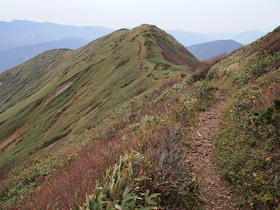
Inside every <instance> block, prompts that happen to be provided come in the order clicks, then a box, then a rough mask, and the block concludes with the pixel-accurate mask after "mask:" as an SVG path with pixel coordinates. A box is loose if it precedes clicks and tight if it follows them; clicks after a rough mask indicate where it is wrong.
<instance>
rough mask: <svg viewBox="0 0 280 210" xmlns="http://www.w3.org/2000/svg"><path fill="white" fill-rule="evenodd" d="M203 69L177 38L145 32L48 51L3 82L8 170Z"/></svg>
mask: <svg viewBox="0 0 280 210" xmlns="http://www.w3.org/2000/svg"><path fill="white" fill-rule="evenodd" d="M56 53H57V54H56ZM50 63H52V64H51V65H49V64H50ZM195 63H197V60H196V59H195V58H194V57H193V56H192V54H190V53H189V52H188V51H187V50H186V49H185V48H184V47H183V46H182V45H180V44H179V43H177V42H176V40H174V39H173V38H172V37H170V36H168V35H167V34H166V33H165V32H163V31H162V30H160V29H158V28H156V27H155V26H149V25H142V26H140V27H138V28H135V29H133V30H131V31H129V30H119V31H116V32H114V33H112V34H110V35H107V36H105V37H102V38H100V39H98V40H95V41H94V42H92V43H90V44H88V45H86V46H85V47H82V48H80V49H78V50H75V51H67V50H55V51H48V52H46V53H43V54H41V55H39V56H37V57H35V58H34V59H32V60H30V61H28V62H27V63H25V64H23V65H21V66H19V67H17V68H15V69H11V70H10V71H8V72H6V73H4V74H1V77H0V81H1V83H2V84H1V86H0V87H1V89H2V90H3V92H2V91H1V98H5V100H4V101H1V103H2V104H3V108H2V107H1V111H2V113H1V114H0V119H1V120H0V133H1V135H0V136H1V137H0V142H1V156H0V165H1V167H2V168H3V167H4V165H9V164H10V162H11V161H17V160H19V159H21V160H23V159H25V158H27V157H28V156H30V155H32V154H33V153H36V152H38V151H39V150H41V149H43V148H45V147H47V146H49V145H51V144H53V143H54V142H57V141H59V140H61V139H65V138H66V137H68V136H69V135H70V134H73V133H75V132H79V130H80V129H84V126H89V127H90V126H92V124H93V122H94V121H95V120H96V119H97V118H102V117H104V116H105V114H106V113H107V112H109V111H110V110H112V108H115V107H117V106H120V105H121V104H122V103H123V102H125V101H126V100H128V99H129V98H132V97H134V96H137V95H139V94H141V93H143V92H145V91H148V90H152V89H153V88H155V87H157V86H159V85H160V84H163V83H164V82H165V81H166V80H167V79H169V78H170V77H172V76H174V75H177V74H179V73H180V72H182V70H186V69H188V68H189V66H191V65H193V64H195Z"/></svg>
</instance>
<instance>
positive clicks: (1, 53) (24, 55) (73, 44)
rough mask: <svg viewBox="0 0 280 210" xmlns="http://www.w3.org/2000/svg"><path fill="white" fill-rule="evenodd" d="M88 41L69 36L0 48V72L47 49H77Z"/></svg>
mask: <svg viewBox="0 0 280 210" xmlns="http://www.w3.org/2000/svg"><path fill="white" fill-rule="evenodd" d="M87 43H89V41H87V40H85V39H81V38H70V37H67V38H62V39H59V40H56V41H50V42H42V43H38V44H34V45H26V46H22V47H16V48H13V49H11V50H0V73H1V72H4V71H6V70H7V69H10V68H13V67H16V66H18V65H20V64H22V63H24V62H26V61H27V60H29V59H31V58H33V57H34V56H36V55H39V54H40V53H43V52H45V51H47V50H52V49H61V48H65V49H66V48H67V49H77V48H80V47H82V46H84V45H86V44H87Z"/></svg>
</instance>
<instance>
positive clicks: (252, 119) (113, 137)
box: [0, 25, 280, 209]
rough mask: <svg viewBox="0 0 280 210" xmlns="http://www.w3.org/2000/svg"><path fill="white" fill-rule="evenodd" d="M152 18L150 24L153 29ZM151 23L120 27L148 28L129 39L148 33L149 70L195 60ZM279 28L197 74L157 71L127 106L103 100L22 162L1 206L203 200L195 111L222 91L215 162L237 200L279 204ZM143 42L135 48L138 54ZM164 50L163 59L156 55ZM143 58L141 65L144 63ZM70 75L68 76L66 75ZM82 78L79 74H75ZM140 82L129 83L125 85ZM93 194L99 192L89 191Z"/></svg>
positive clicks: (168, 204) (193, 203)
mask: <svg viewBox="0 0 280 210" xmlns="http://www.w3.org/2000/svg"><path fill="white" fill-rule="evenodd" d="M147 27H148V29H149V30H148V31H145V30H147ZM143 28H144V31H143V30H142V29H143ZM153 30H157V29H155V28H154V27H150V26H146V25H144V26H141V27H139V28H136V29H134V30H132V31H118V32H115V33H114V34H119V35H120V34H122V33H125V34H126V33H130V34H132V35H135V34H139V31H140V32H141V33H140V34H143V35H144V36H141V35H140V36H139V35H137V37H135V38H133V37H132V38H131V39H133V40H136V41H140V40H141V43H143V45H144V46H146V48H145V49H146V51H145V54H144V55H147V57H146V56H145V58H146V59H144V58H143V57H140V58H142V60H141V61H142V62H141V63H144V62H145V63H144V64H143V65H142V67H143V69H144V71H143V72H144V74H145V75H147V76H148V75H149V73H151V72H149V70H151V69H153V72H152V73H153V75H154V78H156V77H160V75H162V74H160V73H162V72H173V71H174V68H178V70H179V69H181V68H182V66H175V65H174V64H173V63H178V62H184V63H188V62H189V61H188V60H186V59H185V58H186V57H184V59H181V60H178V59H179V58H180V57H181V56H179V55H180V52H181V53H182V51H183V50H182V49H181V48H180V47H179V48H175V49H174V48H173V49H172V46H173V45H172V44H171V43H172V42H165V43H164V46H163V42H162V39H159V37H160V36H159V35H160V34H163V33H164V32H162V31H159V32H160V33H159V34H156V35H157V39H152V37H155V36H154V35H153V34H154V32H153ZM133 32H134V33H133ZM147 32H149V33H147ZM279 32H280V28H277V29H275V31H273V32H272V33H270V34H268V35H267V36H265V37H263V38H262V39H260V40H258V41H256V42H254V43H252V44H251V45H247V46H243V47H242V48H240V49H238V50H237V51H235V52H234V53H232V54H230V55H228V56H225V57H224V58H220V59H219V60H214V61H211V62H209V63H202V64H201V65H199V66H196V67H193V69H194V70H195V73H193V74H189V72H188V69H186V70H187V71H186V72H181V74H180V75H179V76H175V77H172V78H170V79H167V78H165V77H164V78H165V79H164V80H161V81H162V83H160V80H154V82H157V81H158V82H159V83H160V84H161V85H160V84H159V87H155V86H154V87H152V88H151V89H150V91H145V92H143V91H144V90H141V91H140V92H142V94H140V95H138V94H132V96H131V98H128V99H127V100H126V101H124V102H123V103H122V105H121V106H114V107H109V104H105V105H108V110H109V108H110V111H108V112H105V111H104V113H106V114H105V115H102V116H104V117H101V118H99V119H96V120H95V119H94V120H93V121H87V123H86V129H82V130H79V131H78V132H75V133H73V134H72V135H69V136H68V138H69V141H68V142H71V144H66V143H65V142H64V143H65V144H63V145H60V146H61V147H60V149H59V150H57V149H56V148H55V147H54V150H52V151H48V152H47V151H46V150H45V151H44V152H45V153H42V155H38V156H34V157H33V158H32V159H31V160H30V162H29V163H27V164H26V165H25V166H24V167H19V168H17V169H15V170H13V171H11V172H10V173H9V176H7V177H8V178H7V179H6V180H5V181H3V182H2V183H1V188H0V190H1V195H2V196H1V197H0V199H1V201H3V202H1V203H2V206H3V207H7V206H10V205H12V206H13V207H24V208H30V209H34V208H37V209H40V208H47V207H50V206H51V207H55V208H68V209H69V208H73V203H74V207H79V206H81V207H82V208H92V207H93V206H95V207H96V208H99V209H100V208H102V207H103V208H105V207H108V208H112V207H117V208H120V207H122V208H129V207H131V208H136V207H138V208H140V207H146V208H152V207H154V208H177V209H183V208H184V209H191V208H197V207H198V199H199V191H198V190H199V186H197V184H196V183H195V182H194V181H193V179H192V176H191V173H190V172H189V168H188V167H187V165H188V164H187V162H186V161H187V160H188V151H189V146H188V145H189V144H190V141H192V139H191V135H190V133H191V131H192V130H194V131H195V127H196V123H197V122H196V121H197V115H198V114H199V113H200V112H201V111H204V110H206V109H207V107H209V106H211V104H213V103H215V96H214V94H213V93H214V92H216V91H217V90H219V91H220V93H222V94H223V95H224V96H225V97H226V98H227V101H226V102H225V103H226V107H225V110H224V114H223V119H222V122H221V129H220V131H219V133H218V135H217V136H215V157H216V163H217V164H218V165H219V166H220V167H221V169H222V173H223V175H224V177H225V179H226V180H227V181H228V182H229V184H230V185H231V187H232V190H233V191H234V192H235V194H236V196H237V198H238V199H239V202H238V205H239V207H240V208H244V209H248V208H255V209H273V208H277V207H278V208H279V172H280V169H279V160H280V159H279V152H278V151H279V122H280V120H279V97H280V95H279V84H280V77H279V72H280V68H279V67H280V63H279V60H280V59H279V56H280V54H279V52H280V42H279V40H280V35H279ZM149 34H150V35H149ZM104 39H106V37H104ZM139 39H140V40H139ZM169 39H171V38H168V40H169ZM156 40H157V41H156ZM150 41H152V42H153V44H152V43H151V42H150ZM170 41H171V40H170ZM129 43H131V42H129ZM145 43H146V44H145ZM158 43H159V44H158ZM174 44H175V43H174ZM135 45H136V44H135ZM143 45H142V47H143ZM121 46H122V45H121ZM136 46H137V45H136ZM111 47H112V46H111ZM117 47H119V45H118V46H117ZM123 48H124V47H123ZM123 48H119V49H118V51H119V50H121V49H123ZM110 49H112V48H107V50H108V51H110ZM115 49H117V48H115ZM139 49H140V47H138V48H137V50H135V51H136V52H135V53H136V55H139V54H138V52H139ZM141 49H142V50H143V49H144V47H143V48H141ZM142 50H141V53H142V52H143V51H142ZM163 50H164V51H165V52H164V53H163V55H162V51H163ZM118 51H116V52H118ZM74 52H75V51H74ZM116 52H115V53H116ZM156 52H160V53H156ZM171 52H173V53H171ZM183 52H185V51H183ZM76 53H77V51H76ZM141 53H140V55H141ZM146 53H147V54H146ZM174 53H175V54H174ZM176 54H177V55H176ZM113 55H114V54H113ZM130 55H131V54H130ZM181 55H182V56H183V54H181ZM184 55H189V54H188V53H187V52H185V53H184ZM162 57H165V58H168V60H169V61H170V62H167V61H166V60H162ZM160 58H161V62H162V63H161V64H158V63H157V62H156V61H158V59H160ZM136 60H138V56H137V59H136ZM191 60H192V59H191ZM99 61H100V59H99ZM120 61H122V59H121V60H119V61H118V63H120ZM130 61H131V60H130ZM130 61H128V62H127V63H126V64H125V65H128V64H129V63H130ZM171 61H172V62H171ZM118 63H115V64H118ZM123 63H124V62H122V63H121V64H120V65H123ZM151 64H153V65H154V66H153V67H154V68H151ZM167 64H168V65H170V66H168V65H167ZM77 65H79V64H77ZM146 66H147V67H148V69H147V72H146V71H145V69H146V68H145V67H146ZM137 67H138V68H141V64H140V65H137ZM115 68H116V66H115ZM184 68H186V67H183V69H184ZM159 69H160V70H161V71H160V72H159V73H158V74H156V72H157V71H156V70H159ZM82 72H83V71H81V72H80V73H79V75H83V74H82ZM70 73H71V71H69V72H68V73H67V74H66V75H69V74H70ZM169 74H171V73H169ZM74 75H75V74H73V76H74ZM174 75H175V72H174ZM64 76H65V75H64ZM147 76H146V78H150V77H151V76H149V77H147ZM164 76H166V75H164ZM71 78H72V77H69V78H68V80H65V81H67V82H66V84H69V81H71ZM79 78H80V77H79V76H77V78H76V77H75V81H77V80H78V79H79ZM140 78H141V77H140ZM161 78H162V77H161ZM69 79H70V80H69ZM87 79H88V80H90V78H87ZM75 81H73V83H72V84H71V86H72V85H73V84H75ZM128 81H130V80H128ZM136 81H137V80H136ZM141 81H142V82H143V81H145V80H141ZM133 83H134V82H133ZM133 83H125V84H126V85H124V86H125V87H124V88H129V87H130V85H132V84H133ZM62 84H65V82H64V83H62ZM139 85H141V83H138V86H131V87H133V89H132V90H127V92H126V93H128V94H129V93H130V92H131V93H135V91H137V90H139V89H138V88H143V86H139ZM146 85H147V83H146ZM71 86H70V87H71ZM58 87H59V86H58ZM116 88H117V86H114V89H116ZM121 89H123V88H121ZM55 90H57V89H55V88H54V91H55ZM66 90H67V89H66ZM66 90H65V91H66ZM104 90H105V89H104ZM62 94H63V93H62ZM78 95H79V94H78ZM66 96H67V95H66ZM46 98H48V97H46ZM74 98H75V97H74ZM61 100H62V99H61ZM77 100H79V101H81V100H80V98H78V99H77V98H75V101H77ZM46 101H47V100H46ZM54 101H55V100H54ZM62 101H63V100H62ZM49 103H51V101H49ZM67 103H68V102H66V104H67ZM81 103H82V104H83V103H84V102H81ZM45 104H46V103H45ZM105 105H104V106H103V107H104V109H105ZM45 106H48V104H46V105H45ZM70 107H71V106H70ZM103 107H102V108H103ZM7 111H9V110H7ZM7 111H6V112H4V113H6V116H7V115H8V114H9V112H7ZM72 111H75V109H72ZM102 112H103V111H102V109H101V113H102ZM1 116H5V115H1ZM77 116H79V115H77ZM68 120H71V119H69V118H68ZM72 124H73V123H72ZM61 142H62V141H61ZM54 145H55V144H54ZM201 156H203V155H201ZM224 193H227V192H224ZM86 195H91V196H88V197H87V199H86ZM20 205H22V206H20Z"/></svg>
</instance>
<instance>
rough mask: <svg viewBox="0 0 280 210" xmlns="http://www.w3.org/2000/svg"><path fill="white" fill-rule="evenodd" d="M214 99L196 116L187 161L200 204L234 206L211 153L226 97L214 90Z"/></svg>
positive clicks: (211, 207)
mask: <svg viewBox="0 0 280 210" xmlns="http://www.w3.org/2000/svg"><path fill="white" fill-rule="evenodd" d="M215 97H216V102H215V103H214V104H213V105H212V106H211V108H210V109H209V110H207V111H205V112H201V113H200V114H199V116H198V124H197V125H196V127H194V128H193V130H192V139H193V142H192V144H191V145H190V146H191V151H190V154H189V156H188V158H189V159H188V160H187V164H189V166H190V167H191V168H192V169H193V170H194V171H193V175H194V179H195V180H196V181H197V182H198V184H199V190H200V193H201V202H200V207H202V208H203V209H236V206H235V203H236V201H235V198H234V197H233V195H232V194H231V190H230V187H229V185H228V184H227V183H226V182H225V180H223V178H222V176H221V173H220V170H219V168H218V167H217V166H216V165H215V164H214V157H213V154H212V149H213V137H214V135H215V134H216V133H217V132H218V130H219V124H220V119H221V117H222V111H223V109H224V107H225V105H226V100H225V99H224V97H223V96H222V95H221V94H220V93H219V92H218V91H217V92H216V93H215Z"/></svg>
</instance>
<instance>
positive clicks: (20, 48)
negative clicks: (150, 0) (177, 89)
mask: <svg viewBox="0 0 280 210" xmlns="http://www.w3.org/2000/svg"><path fill="white" fill-rule="evenodd" d="M0 31H1V33H0V73H1V72H3V71H5V70H7V69H10V68H13V67H15V66H17V65H19V64H21V63H23V62H25V61H26V60H28V59H30V58H32V57H34V56H36V55H38V54H39V53H42V52H44V51H47V50H51V49H59V48H70V49H77V48H79V47H82V46H83V45H85V44H87V43H88V42H90V41H92V40H95V39H97V38H100V37H102V36H104V35H107V34H109V33H111V32H112V31H114V30H113V29H110V28H106V27H101V26H86V27H77V26H69V25H60V24H54V23H48V22H44V23H38V22H33V21H26V20H13V21H11V22H5V21H0ZM166 32H167V33H169V34H170V35H172V36H173V37H174V38H175V39H176V40H178V41H179V42H180V43H181V44H183V45H184V46H185V47H187V46H191V45H195V44H201V43H205V42H210V41H215V40H221V39H232V40H235V41H237V42H240V43H242V44H248V43H251V42H252V41H255V40H256V39H257V38H260V37H261V36H263V35H264V34H265V33H262V32H259V31H246V32H243V33H240V34H231V33H204V34H203V33H194V32H188V31H182V30H167V31H166ZM221 47H222V46H221ZM219 53H220V52H219ZM216 54H217V53H216ZM210 56H212V55H210ZM208 57H209V56H208Z"/></svg>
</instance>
